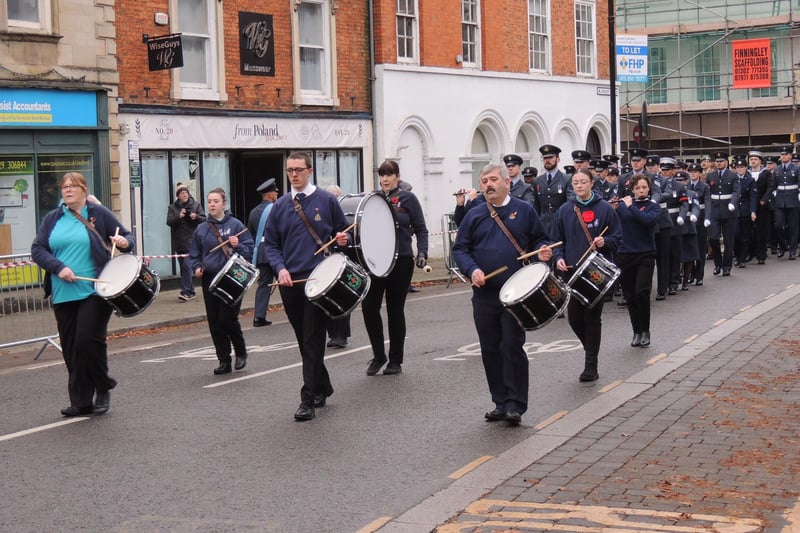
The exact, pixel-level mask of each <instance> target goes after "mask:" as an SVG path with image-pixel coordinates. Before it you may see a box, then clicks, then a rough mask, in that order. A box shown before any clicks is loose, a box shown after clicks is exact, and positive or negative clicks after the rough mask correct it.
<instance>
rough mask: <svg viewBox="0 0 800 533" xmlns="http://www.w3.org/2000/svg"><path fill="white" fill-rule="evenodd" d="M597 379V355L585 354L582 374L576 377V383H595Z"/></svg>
mask: <svg viewBox="0 0 800 533" xmlns="http://www.w3.org/2000/svg"><path fill="white" fill-rule="evenodd" d="M599 377H600V376H599V375H598V374H597V354H594V355H589V354H586V360H585V364H584V368H583V372H581V375H580V376H578V381H581V382H584V383H585V382H588V381H596V380H597V379H598V378H599Z"/></svg>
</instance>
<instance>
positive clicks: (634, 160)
mask: <svg viewBox="0 0 800 533" xmlns="http://www.w3.org/2000/svg"><path fill="white" fill-rule="evenodd" d="M646 157H647V150H645V149H644V148H631V149H629V150H628V159H629V161H630V166H631V169H630V170H629V171H627V172H623V173H622V174H621V175H620V177H619V187H620V190H621V191H623V194H621V195H620V196H631V195H632V194H631V190H630V187H628V180H629V179H631V176H633V175H634V174H647V173H646V171H645V169H644V163H645V158H646ZM649 177H650V180H651V183H652V178H653V176H649Z"/></svg>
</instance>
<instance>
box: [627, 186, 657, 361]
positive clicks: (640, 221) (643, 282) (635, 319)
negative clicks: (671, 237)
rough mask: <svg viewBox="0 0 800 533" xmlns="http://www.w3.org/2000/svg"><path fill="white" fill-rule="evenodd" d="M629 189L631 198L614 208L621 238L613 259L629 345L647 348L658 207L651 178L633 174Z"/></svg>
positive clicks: (628, 197) (648, 343)
mask: <svg viewBox="0 0 800 533" xmlns="http://www.w3.org/2000/svg"><path fill="white" fill-rule="evenodd" d="M628 186H629V187H630V188H631V190H632V191H633V197H630V196H625V197H623V198H622V199H621V200H620V202H619V204H618V207H617V215H619V220H620V222H621V223H622V235H623V239H622V245H621V246H620V248H619V252H618V253H617V255H616V259H617V265H618V266H619V267H620V268H621V269H622V294H623V295H624V296H625V300H627V302H628V314H629V315H630V318H631V327H632V328H633V340H631V346H649V345H650V291H651V289H652V286H653V270H654V269H655V266H656V232H657V231H658V215H659V213H660V212H661V207H659V205H658V204H657V203H655V202H651V201H650V178H649V177H647V176H646V175H644V174H634V175H633V176H631V178H630V180H629V181H628Z"/></svg>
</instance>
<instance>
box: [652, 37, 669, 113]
mask: <svg viewBox="0 0 800 533" xmlns="http://www.w3.org/2000/svg"><path fill="white" fill-rule="evenodd" d="M648 54H649V57H648V58H647V64H648V68H649V70H650V74H649V76H650V78H649V79H658V78H660V79H658V81H655V82H648V83H649V84H650V87H649V88H648V89H647V102H648V103H650V104H666V103H668V102H669V92H668V87H667V79H666V75H667V49H666V47H664V46H652V45H651V46H650V47H649V52H648ZM656 56H658V57H656Z"/></svg>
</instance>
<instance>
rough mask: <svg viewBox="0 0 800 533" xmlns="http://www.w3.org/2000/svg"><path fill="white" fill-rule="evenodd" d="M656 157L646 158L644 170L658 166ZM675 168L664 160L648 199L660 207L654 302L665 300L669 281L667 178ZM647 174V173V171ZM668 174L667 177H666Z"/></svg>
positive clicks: (669, 188) (670, 239)
mask: <svg viewBox="0 0 800 533" xmlns="http://www.w3.org/2000/svg"><path fill="white" fill-rule="evenodd" d="M658 160H659V158H658V157H657V156H648V157H647V159H646V160H645V168H648V167H650V168H652V167H654V166H655V165H658ZM674 168H675V160H674V159H672V158H671V157H670V158H664V167H663V168H661V169H660V170H661V171H660V172H659V173H658V174H656V175H655V176H654V177H653V178H652V179H653V186H652V188H651V189H650V198H651V199H652V200H653V201H654V202H656V203H657V204H658V205H659V206H660V207H661V212H660V213H659V215H658V232H657V233H656V300H657V301H661V300H664V299H666V298H667V289H668V288H669V280H670V270H669V262H670V250H671V243H672V217H671V216H670V214H669V211H667V198H668V197H670V196H671V195H672V185H671V181H670V180H669V178H670V177H671V174H670V173H671V172H672V171H673V169H674ZM648 172H649V171H648ZM668 174H669V175H668Z"/></svg>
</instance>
